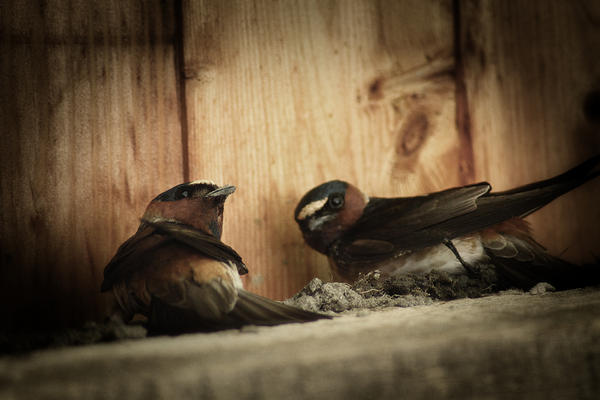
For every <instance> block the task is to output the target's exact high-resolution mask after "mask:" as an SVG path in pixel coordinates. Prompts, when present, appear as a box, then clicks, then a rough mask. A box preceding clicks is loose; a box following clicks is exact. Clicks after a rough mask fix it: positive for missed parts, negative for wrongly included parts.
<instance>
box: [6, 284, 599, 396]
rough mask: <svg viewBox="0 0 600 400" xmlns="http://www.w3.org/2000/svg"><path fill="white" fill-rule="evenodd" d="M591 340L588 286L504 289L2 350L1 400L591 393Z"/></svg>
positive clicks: (593, 308)
mask: <svg viewBox="0 0 600 400" xmlns="http://www.w3.org/2000/svg"><path fill="white" fill-rule="evenodd" d="M599 339H600V291H599V290H598V289H583V290H574V291H567V292H559V293H547V294H543V295H538V296H533V295H529V294H509V295H506V294H505V295H499V296H490V297H486V298H480V299H464V300H455V301H449V302H445V303H435V304H432V305H426V306H416V307H410V308H390V309H386V310H382V311H374V312H371V311H369V312H367V311H361V312H358V313H356V312H354V313H352V314H350V315H345V316H342V317H340V318H336V319H335V320H332V321H318V322H314V323H310V324H304V325H287V326H279V327H273V328H254V327H252V328H249V329H244V330H242V331H227V332H220V333H214V334H197V335H185V336H180V337H159V338H150V339H143V340H137V341H123V342H119V343H114V344H104V345H93V346H86V347H80V348H68V349H62V350H48V351H42V352H38V353H34V354H32V355H29V356H24V357H14V358H13V357H4V358H2V359H0V398H2V399H29V398H32V399H75V398H77V399H124V398H127V399H132V400H133V399H163V398H164V399H186V398H217V399H234V398H236V399H237V398H252V399H263V398H264V399H305V398H323V399H325V398H326V399H349V398H352V399H358V398H365V399H367V398H368V399H386V398H390V399H392V398H393V399H397V398H413V399H414V398H416V399H431V398H438V399H439V398H444V399H454V398H457V399H458V398H460V399H463V398H477V399H497V398H515V397H517V396H518V397H519V398H529V399H538V398H539V399H541V398H543V399H547V398H578V399H585V398H589V399H592V398H594V399H595V398H598V395H599V394H600V344H599Z"/></svg>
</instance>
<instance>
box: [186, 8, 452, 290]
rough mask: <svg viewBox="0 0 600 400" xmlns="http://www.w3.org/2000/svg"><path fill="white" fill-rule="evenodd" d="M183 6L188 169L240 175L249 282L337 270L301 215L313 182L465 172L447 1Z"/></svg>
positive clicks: (218, 176) (376, 184)
mask: <svg viewBox="0 0 600 400" xmlns="http://www.w3.org/2000/svg"><path fill="white" fill-rule="evenodd" d="M182 15H183V18H184V21H183V32H184V65H185V77H186V80H185V92H186V105H187V115H188V122H189V124H188V130H189V152H190V153H189V154H190V155H189V159H190V177H191V178H192V179H199V178H210V179H214V180H216V181H218V182H221V183H231V184H235V185H237V186H238V191H237V192H236V193H235V195H233V196H232V197H231V199H230V200H228V204H227V207H226V212H225V214H226V215H225V223H224V235H223V239H224V240H225V241H226V242H227V243H229V244H231V245H232V246H233V247H234V248H236V249H237V250H238V251H239V252H240V254H241V255H242V256H243V257H244V260H245V261H246V263H247V265H248V267H249V269H250V275H249V279H248V280H247V282H246V284H247V287H248V288H249V289H250V290H252V291H255V292H258V293H261V294H264V295H267V296H269V297H274V298H284V297H286V296H289V295H291V294H293V293H294V292H295V291H296V290H298V289H299V288H300V287H302V286H303V285H304V284H305V283H306V282H307V281H308V280H310V279H311V278H312V277H314V276H316V275H319V276H321V277H323V278H327V277H328V272H327V271H328V268H327V263H326V259H325V258H324V257H322V256H320V255H318V254H316V253H315V252H314V251H312V250H310V249H309V248H308V247H307V246H306V245H304V243H303V240H302V238H301V235H300V233H299V230H298V228H297V227H296V225H295V222H294V220H293V210H294V208H295V206H296V203H297V202H298V200H299V199H300V197H301V196H302V195H303V194H304V192H306V191H307V190H308V189H310V188H311V187H313V186H315V185H317V184H319V183H321V182H324V181H326V180H330V179H344V180H347V181H350V182H353V183H355V184H357V185H358V186H359V187H361V188H363V189H364V190H365V191H366V192H368V193H371V194H377V195H381V196H385V195H399V194H406V195H410V194H417V193H424V192H427V191H431V190H435V189H440V188H442V187H448V186H452V185H456V184H459V183H460V182H461V177H460V170H459V155H458V146H459V143H460V138H459V136H458V133H457V130H456V126H455V107H454V96H455V86H454V79H453V67H454V56H453V54H454V53H453V31H452V27H453V21H452V5H451V3H450V1H406V2H396V1H379V2H372V1H355V0H353V1H301V2H296V1H282V2H269V3H267V2H262V1H241V0H240V1H231V2H221V1H203V2H195V1H185V2H184V3H183V12H182Z"/></svg>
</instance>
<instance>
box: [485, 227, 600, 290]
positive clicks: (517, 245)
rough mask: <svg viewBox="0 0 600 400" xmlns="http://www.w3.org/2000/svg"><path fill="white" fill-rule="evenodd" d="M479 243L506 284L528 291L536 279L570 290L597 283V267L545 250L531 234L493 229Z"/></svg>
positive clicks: (599, 272)
mask: <svg viewBox="0 0 600 400" xmlns="http://www.w3.org/2000/svg"><path fill="white" fill-rule="evenodd" d="M482 244H483V247H484V249H485V251H486V253H487V255H488V256H489V257H490V262H491V264H492V265H494V266H495V270H496V272H497V273H498V275H499V278H500V279H501V281H503V282H504V283H506V284H508V286H507V287H518V288H521V289H524V290H529V289H530V288H531V287H532V286H534V285H535V284H537V283H539V282H547V283H550V284H552V285H553V286H554V287H555V288H556V289H559V290H563V289H571V288H577V287H584V286H590V285H597V284H598V282H600V266H598V265H575V264H571V263H569V262H567V261H564V260H561V259H560V258H557V257H554V256H552V255H550V254H548V253H547V252H546V249H545V248H544V247H543V246H541V245H540V244H539V243H537V242H536V241H535V240H533V239H532V238H531V237H527V236H522V235H518V234H517V235H515V234H511V233H510V232H502V233H500V232H498V231H494V233H493V234H491V235H489V234H488V235H486V234H485V233H484V234H483V235H482Z"/></svg>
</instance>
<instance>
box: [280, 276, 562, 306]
mask: <svg viewBox="0 0 600 400" xmlns="http://www.w3.org/2000/svg"><path fill="white" fill-rule="evenodd" d="M507 289H509V286H508V285H506V284H504V283H502V281H501V280H500V279H499V278H498V276H497V275H496V273H495V271H494V269H493V268H492V267H485V266H483V267H481V268H480V270H479V271H478V274H477V276H469V275H466V274H461V275H450V274H447V273H445V272H439V271H432V272H429V273H426V274H405V275H400V276H393V277H391V276H386V275H383V274H381V273H380V272H379V271H373V272H369V273H367V274H365V275H361V276H360V277H359V278H358V279H357V281H356V282H355V283H354V284H352V285H349V284H346V283H338V282H332V283H323V282H322V281H321V280H320V279H318V278H314V279H313V280H312V281H310V282H309V283H308V284H307V285H306V286H305V287H304V288H303V289H302V290H301V291H300V292H298V293H297V294H296V295H295V296H294V297H292V298H290V299H288V300H286V301H285V303H286V304H290V305H295V306H297V307H300V308H304V309H306V310H310V311H318V312H333V313H340V312H344V311H352V310H356V309H377V308H384V307H391V306H394V307H411V306H416V305H424V304H430V303H432V302H434V301H438V300H439V301H445V300H453V299H460V298H465V297H482V296H487V295H490V294H493V293H498V292H502V291H506V290H507ZM553 290H554V288H553V287H552V286H551V285H550V284H547V283H540V284H538V285H536V286H534V287H533V288H532V289H531V290H530V293H531V294H541V293H545V292H546V291H553ZM515 292H518V293H523V292H522V291H520V290H516V289H512V291H511V293H515Z"/></svg>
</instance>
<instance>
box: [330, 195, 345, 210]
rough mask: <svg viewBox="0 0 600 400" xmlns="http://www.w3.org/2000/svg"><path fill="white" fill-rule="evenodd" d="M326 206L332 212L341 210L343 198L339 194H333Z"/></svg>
mask: <svg viewBox="0 0 600 400" xmlns="http://www.w3.org/2000/svg"><path fill="white" fill-rule="evenodd" d="M328 204H329V207H331V208H333V209H334V210H336V209H338V208H341V207H342V206H343V205H344V197H343V196H342V195H340V194H334V195H333V196H331V197H330V198H329V201H328Z"/></svg>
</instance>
